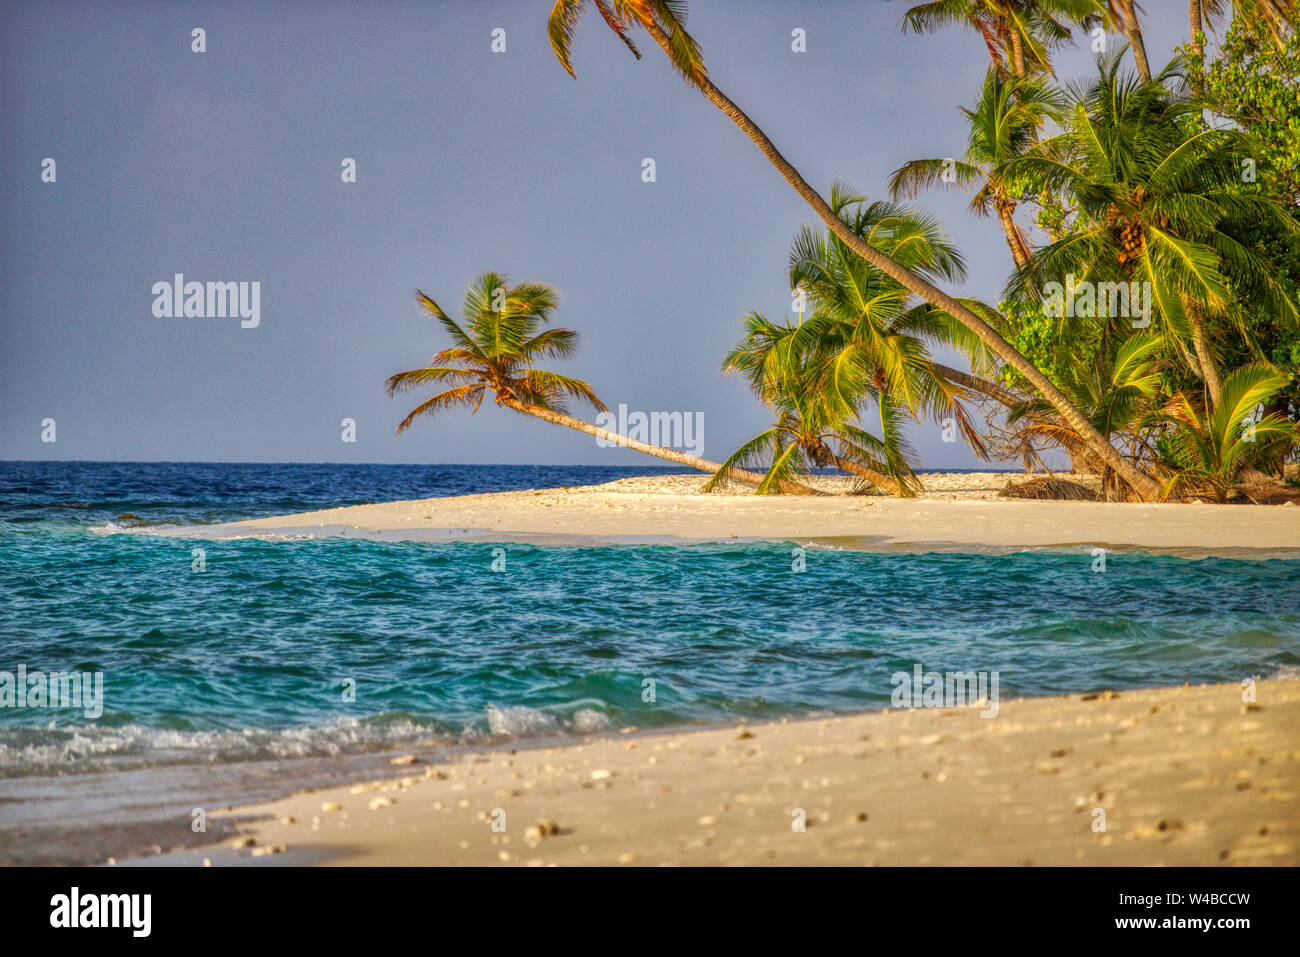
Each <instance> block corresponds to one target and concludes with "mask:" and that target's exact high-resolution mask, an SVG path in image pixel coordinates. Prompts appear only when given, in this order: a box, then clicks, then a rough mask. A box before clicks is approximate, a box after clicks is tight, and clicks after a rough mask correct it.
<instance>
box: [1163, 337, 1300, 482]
mask: <svg viewBox="0 0 1300 957" xmlns="http://www.w3.org/2000/svg"><path fill="white" fill-rule="evenodd" d="M1289 381H1290V380H1289V377H1288V376H1286V375H1283V374H1282V373H1280V372H1278V370H1277V369H1275V368H1273V367H1272V366H1270V365H1267V364H1264V363H1260V364H1257V365H1249V366H1243V367H1242V368H1240V369H1237V370H1235V371H1234V372H1233V373H1232V374H1231V375H1229V376H1228V378H1227V379H1226V380H1225V381H1224V383H1223V396H1222V401H1220V402H1219V404H1218V405H1217V406H1216V407H1215V408H1214V409H1213V411H1207V410H1206V409H1205V407H1204V404H1203V403H1199V402H1197V401H1196V400H1195V399H1194V398H1191V397H1189V396H1186V395H1184V394H1183V393H1181V392H1179V393H1176V394H1175V395H1174V396H1173V398H1172V399H1171V400H1170V402H1169V403H1168V405H1167V406H1166V407H1165V409H1164V410H1163V411H1162V412H1160V413H1158V414H1156V415H1153V416H1152V417H1151V421H1153V422H1164V423H1168V424H1169V425H1171V426H1172V428H1173V431H1172V433H1171V434H1170V435H1169V436H1168V439H1167V442H1166V443H1165V444H1164V445H1165V450H1166V452H1167V459H1168V464H1169V465H1170V466H1172V467H1173V474H1172V475H1171V476H1170V478H1169V479H1168V481H1167V482H1166V483H1165V486H1164V495H1165V497H1172V496H1175V495H1178V494H1182V493H1187V492H1190V493H1191V494H1193V495H1198V496H1206V497H1210V498H1213V499H1214V500H1215V501H1218V502H1222V501H1225V500H1226V499H1227V497H1228V492H1229V491H1230V490H1231V489H1232V486H1233V484H1234V483H1235V482H1236V481H1237V480H1238V478H1239V477H1240V475H1241V473H1242V472H1243V471H1245V470H1246V469H1248V468H1250V467H1251V466H1252V465H1254V464H1255V463H1256V462H1260V461H1262V460H1265V459H1267V458H1269V457H1270V456H1271V455H1273V454H1275V453H1276V452H1277V450H1278V449H1279V447H1285V446H1287V445H1290V444H1291V443H1294V442H1296V441H1297V440H1300V426H1297V424H1296V423H1295V422H1291V421H1289V420H1287V419H1285V418H1283V417H1282V416H1280V415H1277V414H1276V413H1268V414H1266V415H1264V416H1262V417H1260V418H1259V419H1258V420H1257V421H1256V420H1255V418H1254V416H1255V411H1256V409H1257V408H1258V407H1259V406H1260V405H1262V404H1263V403H1265V402H1267V401H1268V400H1269V399H1270V398H1271V397H1272V396H1273V395H1274V394H1275V393H1277V391H1278V390H1279V389H1282V388H1284V387H1285V386H1286V385H1287V383H1288V382H1289Z"/></svg>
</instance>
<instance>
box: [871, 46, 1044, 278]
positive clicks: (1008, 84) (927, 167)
mask: <svg viewBox="0 0 1300 957" xmlns="http://www.w3.org/2000/svg"><path fill="white" fill-rule="evenodd" d="M1060 103H1061V98H1060V96H1059V94H1057V93H1056V92H1054V91H1052V90H1050V89H1048V87H1046V86H1045V85H1044V84H1043V83H1041V82H1040V81H1039V80H1037V79H1032V78H1031V79H1003V77H1002V75H1001V74H1000V73H999V72H998V71H997V70H994V69H990V70H989V72H988V75H987V76H985V77H984V90H983V92H982V93H981V94H980V98H979V102H978V103H976V104H975V108H974V109H971V110H968V109H965V108H962V112H963V113H964V114H966V120H967V122H968V124H969V132H968V134H967V140H966V154H965V156H963V157H962V159H961V160H960V161H956V160H952V159H925V160H912V161H911V162H908V163H905V164H904V165H903V166H901V167H899V168H898V169H896V170H894V173H893V176H892V177H891V178H890V181H889V192H890V195H891V196H892V197H893V198H894V199H898V198H899V196H903V195H905V196H907V197H908V198H909V199H913V198H915V197H916V194H917V192H918V191H919V190H921V189H926V188H930V187H933V186H934V185H935V184H943V185H950V186H968V185H970V184H972V183H979V184H980V187H979V189H978V190H977V191H976V192H975V196H974V198H973V199H972V200H971V203H970V208H971V209H972V210H973V211H974V212H976V213H978V214H979V215H981V216H987V215H988V214H989V211H990V209H991V210H993V211H995V212H996V213H997V216H998V221H999V222H1000V223H1001V225H1002V232H1003V233H1004V234H1005V235H1006V238H1007V246H1008V247H1009V248H1010V249H1011V258H1012V259H1014V260H1015V263H1016V265H1017V266H1023V265H1025V263H1026V262H1028V261H1029V247H1028V245H1027V243H1026V242H1025V237H1024V236H1023V234H1022V233H1021V232H1020V229H1019V228H1018V227H1017V226H1016V224H1015V220H1014V219H1013V218H1012V215H1013V214H1014V213H1015V210H1016V203H1017V200H1018V198H1019V195H1020V193H1021V187H1020V184H1017V183H1016V182H1015V181H1014V180H1013V179H1012V178H1011V177H1006V176H1003V175H1001V174H1000V172H999V171H1000V170H1001V169H1003V168H1004V167H1005V165H1006V164H1007V163H1008V162H1009V161H1010V160H1012V159H1015V158H1016V157H1018V156H1023V155H1024V154H1025V152H1026V151H1027V150H1028V149H1029V148H1030V147H1032V146H1033V145H1034V143H1035V142H1036V141H1037V139H1038V130H1039V128H1040V127H1042V125H1043V123H1044V122H1045V121H1046V120H1047V119H1048V118H1049V117H1051V116H1052V115H1053V114H1054V113H1055V112H1056V110H1057V109H1058V108H1059V107H1060Z"/></svg>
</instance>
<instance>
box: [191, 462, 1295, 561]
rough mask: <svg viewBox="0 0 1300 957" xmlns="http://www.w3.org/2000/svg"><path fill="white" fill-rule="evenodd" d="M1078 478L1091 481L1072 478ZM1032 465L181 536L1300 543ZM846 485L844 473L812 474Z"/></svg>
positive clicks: (271, 524)
mask: <svg viewBox="0 0 1300 957" xmlns="http://www.w3.org/2000/svg"><path fill="white" fill-rule="evenodd" d="M1062 477H1065V478H1070V479H1071V480H1073V481H1078V482H1081V483H1089V482H1095V480H1094V479H1093V478H1092V477H1091V476H1069V475H1065V476H1062ZM1023 478H1024V476H1023V474H1021V473H996V472H982V473H971V474H957V473H952V474H942V475H935V474H931V475H926V476H924V479H925V483H926V492H925V493H924V494H923V495H922V496H921V497H919V498H916V499H899V498H893V497H885V496H862V495H849V494H835V495H827V496H816V497H808V496H784V495H782V496H759V495H754V494H752V492H750V491H749V489H748V487H745V486H737V487H734V488H733V489H732V490H730V491H729V492H728V493H726V494H718V493H713V494H707V495H706V494H702V493H701V492H700V486H701V485H702V484H703V483H704V481H705V479H706V477H705V476H703V475H698V474H687V475H669V476H654V477H645V478H630V479H623V480H620V481H617V482H610V483H607V484H605V485H592V486H581V487H571V488H562V489H545V490H526V491H517V492H494V493H490V494H484V495H461V496H456V497H451V498H434V499H422V500H414V501H402V502H384V503H380V504H375V505H358V506H351V507H347V508H335V509H328V510H324V511H316V512H304V513H299V514H295V515H285V516H275V517H272V518H265V519H258V520H255V521H246V522H234V523H230V524H227V525H220V526H206V527H202V528H188V529H183V530H179V532H177V533H178V534H186V535H203V536H215V537H230V536H257V535H306V536H309V535H322V534H339V533H340V532H344V531H347V530H355V531H358V532H362V533H382V534H384V535H385V536H387V537H401V536H403V535H411V536H418V535H421V534H424V533H431V532H436V531H441V530H447V531H452V532H464V533H466V534H467V535H471V536H472V537H478V538H491V537H493V536H502V537H506V538H509V537H511V536H528V535H549V536H565V537H567V538H585V537H592V538H622V539H626V538H637V537H670V538H675V539H682V540H688V541H689V540H728V539H733V538H760V539H807V538H837V537H838V538H849V539H859V540H860V544H877V545H929V544H949V545H954V546H969V547H977V546H992V547H1011V548H1018V547H1040V546H1053V545H1080V544H1091V545H1104V546H1112V545H1113V546H1118V547H1141V548H1147V549H1151V550H1157V551H1158V550H1166V549H1167V550H1175V551H1183V550H1185V551H1191V552H1194V553H1199V554H1210V553H1215V552H1222V553H1232V552H1234V551H1237V550H1243V549H1253V550H1263V551H1266V552H1277V551H1287V550H1296V549H1300V508H1297V507H1295V506H1279V505H1267V506H1265V505H1237V504H1232V505H1208V504H1200V503H1197V504H1181V503H1167V504H1165V503H1162V504H1142V503H1114V502H1058V501H1025V500H1020V499H1006V498H998V497H997V492H998V490H1000V489H1001V488H1003V487H1004V486H1005V485H1006V483H1007V481H1008V480H1011V479H1017V480H1019V479H1023ZM813 481H814V483H816V484H818V485H819V486H820V487H821V488H823V489H825V490H827V491H834V492H841V493H845V492H848V491H849V490H850V489H851V488H852V483H851V481H849V480H847V479H843V478H822V479H815V480H813Z"/></svg>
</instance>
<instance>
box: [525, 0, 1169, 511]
mask: <svg viewBox="0 0 1300 957" xmlns="http://www.w3.org/2000/svg"><path fill="white" fill-rule="evenodd" d="M592 3H593V5H594V6H595V7H596V9H597V10H598V11H600V13H601V14H602V16H603V17H604V19H605V22H606V23H607V24H608V25H609V26H610V28H611V29H613V30H614V32H615V34H617V35H618V36H619V38H620V39H621V40H623V41H624V42H625V43H626V44H627V45H628V47H629V48H630V49H631V50H632V52H633V53H634V54H635V55H636V56H637V57H640V52H639V51H638V50H637V49H636V46H635V44H634V43H633V42H632V40H631V38H630V36H629V31H630V30H631V28H632V26H633V25H637V26H640V27H641V28H642V29H643V30H645V32H646V33H647V34H648V35H649V36H650V37H651V39H653V40H654V42H655V43H656V44H657V45H658V46H659V48H660V49H661V50H663V52H664V53H665V54H666V55H667V57H668V60H669V62H670V63H671V64H672V66H673V69H674V70H676V71H677V73H679V74H680V75H681V76H682V77H683V78H684V79H685V80H686V81H687V82H688V83H690V84H691V85H693V86H694V87H696V88H697V89H698V90H699V91H700V92H701V94H703V95H704V97H705V98H706V99H708V100H709V102H710V103H712V104H713V105H714V106H716V107H717V108H718V109H719V110H721V111H722V112H723V113H724V114H725V115H726V116H727V117H728V118H730V119H731V120H732V122H734V123H735V124H736V125H737V126H738V127H740V129H741V130H742V131H743V132H744V133H745V135H746V136H748V137H749V139H750V140H751V141H752V142H753V143H754V145H755V146H757V147H758V149H759V151H760V152H761V153H762V154H763V156H765V157H766V158H767V159H768V161H769V162H771V163H772V165H773V166H775V167H776V169H777V171H778V172H780V174H781V176H782V177H783V178H784V179H785V181H786V182H787V183H789V184H790V186H791V187H792V188H793V189H794V190H795V192H797V193H798V194H799V196H800V197H802V198H803V200H804V201H805V202H807V203H808V205H809V206H811V207H812V209H813V211H814V212H815V213H816V214H817V216H818V218H819V219H821V221H822V222H823V223H825V224H826V225H827V226H828V227H829V228H830V229H831V230H832V231H834V232H835V234H836V235H837V236H839V237H840V238H841V239H842V240H844V242H845V243H846V244H847V245H848V247H849V248H850V249H851V250H853V252H854V254H855V255H857V256H860V257H861V258H862V259H865V260H866V261H867V262H869V263H871V264H872V265H873V266H875V267H876V268H877V269H879V270H880V271H881V272H883V273H885V274H886V275H888V276H890V277H892V278H893V279H895V280H897V281H898V282H899V283H901V284H902V285H903V286H905V287H906V288H907V289H909V290H910V291H911V292H913V293H915V294H916V295H917V296H920V297H921V298H923V299H926V300H927V301H929V302H930V303H932V304H933V305H935V306H936V307H938V308H939V309H940V310H942V311H943V312H945V313H947V314H948V315H950V316H952V317H953V318H954V319H955V320H957V321H958V322H959V323H961V324H962V325H964V326H966V327H967V328H968V329H969V330H970V331H971V332H972V333H973V334H974V335H975V336H977V337H978V338H979V339H980V340H982V341H983V342H984V343H985V344H986V345H987V346H988V347H989V348H990V349H992V350H993V351H994V352H996V353H997V355H998V356H999V357H1000V358H1001V359H1002V360H1003V361H1004V362H1005V363H1006V364H1007V365H1008V366H1011V367H1012V368H1014V369H1015V370H1016V371H1017V372H1019V373H1020V374H1021V375H1022V376H1023V377H1024V378H1025V380H1026V381H1027V382H1028V383H1029V384H1030V385H1031V386H1032V387H1033V388H1034V389H1036V390H1037V391H1038V392H1039V393H1040V394H1041V395H1042V396H1043V397H1044V398H1045V399H1047V401H1048V402H1050V403H1051V404H1052V407H1053V408H1054V409H1056V411H1057V413H1058V414H1059V415H1060V416H1061V418H1062V419H1064V420H1065V421H1067V422H1068V423H1069V424H1070V425H1071V426H1073V427H1075V428H1077V429H1078V430H1079V432H1080V435H1081V436H1083V438H1084V441H1085V443H1086V444H1087V445H1088V447H1089V448H1090V449H1091V450H1092V451H1093V452H1094V453H1095V454H1096V455H1097V456H1098V457H1100V458H1101V459H1102V460H1104V461H1106V462H1108V463H1109V464H1110V465H1111V467H1112V468H1114V469H1115V470H1116V471H1117V472H1118V473H1119V474H1120V475H1122V476H1123V477H1124V479H1125V481H1127V482H1128V483H1129V484H1130V485H1131V486H1132V487H1133V488H1134V489H1136V490H1137V492H1138V494H1139V495H1140V496H1142V497H1143V498H1155V497H1156V496H1158V495H1159V494H1160V485H1159V483H1157V482H1156V481H1155V480H1154V479H1152V478H1151V477H1150V476H1148V475H1145V474H1143V473H1142V472H1141V471H1140V470H1139V469H1138V468H1137V467H1136V466H1134V465H1133V464H1132V463H1130V462H1129V461H1127V460H1126V459H1125V458H1124V457H1123V456H1122V455H1120V453H1119V452H1118V450H1116V449H1115V448H1113V447H1112V446H1110V445H1109V444H1108V443H1107V442H1106V440H1105V439H1103V438H1102V437H1101V436H1100V435H1099V434H1098V433H1097V431H1096V430H1095V429H1093V428H1092V426H1091V425H1090V424H1089V423H1088V422H1087V420H1086V419H1085V418H1084V416H1083V415H1082V413H1080V412H1079V410H1078V409H1076V408H1075V407H1074V406H1073V405H1072V404H1071V403H1070V401H1069V399H1068V398H1066V396H1065V394H1064V393H1062V392H1061V390H1060V389H1058V388H1057V387H1056V386H1055V385H1053V384H1052V382H1051V381H1050V380H1049V379H1048V378H1047V376H1045V375H1044V374H1043V373H1042V371H1041V370H1040V369H1038V368H1037V367H1036V366H1035V365H1034V364H1033V363H1032V362H1030V361H1029V360H1028V359H1026V358H1025V357H1024V356H1023V355H1022V354H1021V353H1020V352H1019V351H1017V350H1016V349H1015V348H1014V347H1012V346H1011V344H1010V343H1008V342H1007V341H1006V340H1005V339H1004V338H1003V337H1002V336H1001V335H1000V334H999V333H998V331H997V330H996V329H994V328H993V326H992V325H990V324H989V322H988V321H987V320H986V319H985V318H982V317H980V316H979V315H977V314H976V313H975V312H973V311H972V310H971V309H969V308H968V307H967V306H965V305H963V304H962V303H961V302H959V301H958V300H957V299H956V298H954V297H953V296H951V295H949V294H948V293H946V292H944V291H943V290H941V289H939V288H938V287H937V286H935V285H934V284H933V283H931V282H928V281H927V280H926V279H924V278H922V277H921V276H918V275H917V274H916V273H914V272H912V271H911V270H909V269H907V268H906V267H904V266H903V265H902V264H900V263H899V262H898V261H897V260H895V259H893V258H892V257H890V256H888V255H886V254H885V253H883V252H881V251H879V250H877V249H874V248H872V246H871V245H869V244H868V243H867V242H866V241H865V240H863V239H862V238H860V237H858V236H855V235H854V234H853V232H852V230H850V229H849V227H848V225H847V224H846V223H845V222H844V221H843V220H841V219H840V218H839V217H838V216H837V215H836V214H835V211H834V210H833V209H832V208H831V207H830V205H829V204H828V203H827V202H826V200H825V199H824V198H823V197H822V196H821V195H820V194H819V193H818V192H817V191H816V190H815V189H813V188H812V186H810V185H809V184H808V181H807V180H806V179H804V178H803V176H802V175H801V174H800V172H799V171H798V170H797V169H795V168H794V166H793V165H791V164H790V162H789V161H788V160H787V159H786V158H785V157H784V156H782V155H781V152H780V151H779V150H778V149H777V148H776V146H775V145H774V144H773V143H772V141H771V140H770V139H769V138H768V136H767V134H766V133H764V132H763V131H762V130H761V129H760V128H759V127H758V125H757V124H756V123H754V121H753V120H751V119H750V118H749V116H747V115H746V114H745V112H744V111H743V110H742V109H741V108H740V107H738V106H737V105H736V104H735V103H734V102H732V100H731V99H730V98H729V97H728V96H727V95H726V94H725V93H723V92H722V91H721V90H720V89H719V88H718V87H717V86H716V85H715V84H714V83H713V81H712V80H711V79H709V76H708V71H707V70H706V69H705V66H704V57H703V53H702V52H701V50H700V47H699V45H698V44H697V43H696V42H695V40H694V39H693V38H692V37H691V36H690V34H688V33H687V32H686V29H685V25H684V22H683V18H684V16H685V11H686V5H685V3H684V2H681V0H592ZM586 6H587V2H586V0H556V2H555V5H554V6H553V7H552V9H551V17H550V28H549V33H550V39H551V47H552V49H553V50H554V51H555V55H556V57H557V58H558V59H559V61H560V63H561V65H563V66H564V68H565V69H566V70H568V72H569V73H570V74H573V66H572V64H571V62H570V52H569V51H570V45H571V43H572V39H573V34H574V31H575V29H576V27H577V23H578V21H579V19H580V17H581V16H582V13H583V10H584V8H586Z"/></svg>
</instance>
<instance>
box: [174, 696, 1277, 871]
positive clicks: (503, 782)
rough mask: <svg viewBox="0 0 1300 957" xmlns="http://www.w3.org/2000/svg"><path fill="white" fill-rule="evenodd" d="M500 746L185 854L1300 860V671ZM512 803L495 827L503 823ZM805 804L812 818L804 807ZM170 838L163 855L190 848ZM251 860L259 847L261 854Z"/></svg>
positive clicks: (338, 792)
mask: <svg viewBox="0 0 1300 957" xmlns="http://www.w3.org/2000/svg"><path fill="white" fill-rule="evenodd" d="M1256 695H1257V697H1256V701H1255V702H1253V703H1245V702H1243V700H1242V688H1241V687H1239V686H1237V685H1231V684H1229V685H1210V686H1199V687H1190V688H1165V689H1152V690H1144V691H1125V692H1122V693H1103V694H1100V695H1089V696H1080V695H1070V696H1065V697H1054V698H1038V699H1028V700H1021V701H1004V702H1002V703H1001V706H1000V708H999V710H998V713H997V715H996V716H994V717H981V713H980V710H979V709H978V708H977V707H969V708H951V709H940V708H920V709H911V710H889V711H886V712H885V713H872V714H863V715H855V716H848V717H837V718H833V719H829V720H805V721H790V722H780V723H771V724H758V725H751V726H749V727H729V728H716V729H709V730H695V731H690V730H688V731H683V732H679V733H674V734H663V735H649V736H643V735H613V736H606V737H603V738H599V739H590V740H587V741H584V742H582V743H577V744H572V745H568V746H562V747H551V748H542V749H528V750H524V749H520V750H513V749H509V748H498V749H495V750H492V751H489V752H486V753H482V754H462V755H459V756H457V757H454V758H452V759H451V760H450V761H448V762H446V763H432V762H438V761H440V758H439V756H438V755H436V754H419V755H407V756H405V757H404V758H399V759H398V761H399V763H398V765H397V766H395V767H394V768H393V772H392V776H391V777H389V778H386V779H383V780H377V781H374V782H371V783H368V784H361V785H356V786H352V787H339V788H333V789H330V790H326V791H319V792H314V793H303V794H298V795H294V796H292V797H289V798H286V799H284V800H281V801H276V802H273V803H269V804H264V805H259V806H256V807H249V808H237V809H235V810H234V811H233V812H231V813H230V814H228V815H225V817H226V818H228V819H233V820H237V821H239V822H241V828H242V831H241V834H240V836H239V837H237V838H235V839H233V840H230V839H227V840H226V841H225V842H224V844H223V845H222V846H220V847H213V848H209V849H200V850H197V851H189V852H184V853H179V854H176V855H169V856H168V857H170V858H171V859H172V860H170V862H171V863H191V864H199V863H202V862H203V861H204V860H205V859H206V860H207V861H208V862H209V863H212V864H214V865H222V864H230V863H240V862H243V863H286V864H287V863H307V862H311V863H326V864H355V865H417V864H426V865H427V864H434V865H448V864H459V865H506V866H519V865H532V866H540V865H573V864H579V865H581V864H588V865H617V864H625V865H626V864H632V865H661V864H669V865H672V864H688V865H689V864H840V865H875V864H879V865H915V864H997V865H1031V864H1032V865H1074V864H1085V865H1121V864H1122V865H1162V864H1163V865H1229V866H1234V865H1251V864H1267V865H1294V864H1296V863H1300V681H1295V680H1275V681H1265V682H1261V683H1260V684H1259V685H1258V686H1257V689H1256ZM494 821H495V822H497V827H496V829H494V827H493V823H494ZM800 821H806V825H805V827H804V829H802V830H800V829H799V827H798V826H797V825H798V823H799V822H800ZM168 857H164V858H162V859H160V862H163V863H166V862H169V860H168ZM245 859H248V860H245Z"/></svg>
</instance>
